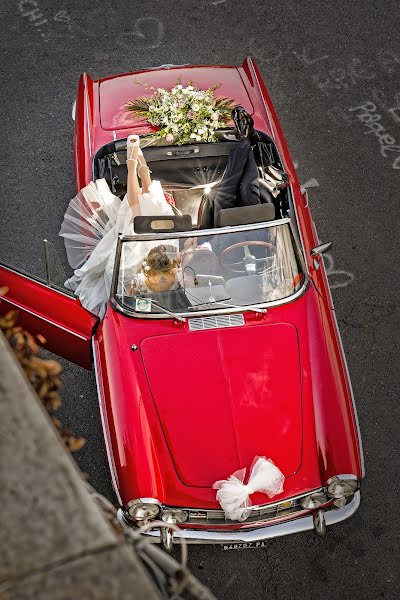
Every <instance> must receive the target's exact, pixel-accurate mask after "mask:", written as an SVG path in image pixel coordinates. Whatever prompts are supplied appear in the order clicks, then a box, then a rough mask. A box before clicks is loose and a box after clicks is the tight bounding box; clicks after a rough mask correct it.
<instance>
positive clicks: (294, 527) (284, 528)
mask: <svg viewBox="0 0 400 600" xmlns="http://www.w3.org/2000/svg"><path fill="white" fill-rule="evenodd" d="M359 506H360V492H359V491H357V492H356V493H355V494H354V497H353V499H352V500H351V501H350V502H349V503H348V504H346V506H343V508H337V509H331V510H327V511H324V516H325V521H326V524H327V525H334V524H335V523H340V522H341V521H344V520H345V519H348V518H349V517H351V516H352V515H354V513H355V512H356V511H357V509H358V507H359ZM118 516H119V520H120V521H121V520H123V515H122V511H121V510H120V511H118ZM124 522H125V524H126V521H124ZM127 526H128V525H127ZM310 529H314V522H313V516H312V514H310V515H307V516H306V517H300V518H297V519H292V520H290V521H285V522H284V523H277V524H275V525H269V526H266V527H260V528H258V529H250V530H249V529H244V530H239V531H207V530H199V529H196V530H193V529H180V530H179V532H176V533H174V537H176V538H179V537H183V538H185V540H186V541H187V542H188V543H189V544H196V543H197V544H229V543H233V544H234V543H237V542H259V541H262V540H267V539H271V538H274V537H280V536H284V535H289V534H292V533H301V532H303V531H308V530H310ZM144 535H146V536H149V537H151V538H152V541H154V542H159V541H160V532H159V531H158V530H152V531H149V532H146V533H145V534H144Z"/></svg>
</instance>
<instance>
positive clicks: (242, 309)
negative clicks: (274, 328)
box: [188, 298, 267, 315]
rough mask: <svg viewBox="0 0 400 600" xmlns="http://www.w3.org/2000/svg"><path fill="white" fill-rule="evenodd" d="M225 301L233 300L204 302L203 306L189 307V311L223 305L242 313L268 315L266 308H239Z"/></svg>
mask: <svg viewBox="0 0 400 600" xmlns="http://www.w3.org/2000/svg"><path fill="white" fill-rule="evenodd" d="M225 300H231V298H224V299H223V300H210V301H209V302H202V303H201V304H192V306H188V309H189V310H197V309H198V308H200V307H205V306H211V305H213V304H221V305H222V306H227V307H228V308H237V309H238V310H240V312H255V313H259V314H262V315H264V314H266V312H267V309H266V308H258V307H257V306H252V305H247V306H237V305H236V304H228V303H226V302H225Z"/></svg>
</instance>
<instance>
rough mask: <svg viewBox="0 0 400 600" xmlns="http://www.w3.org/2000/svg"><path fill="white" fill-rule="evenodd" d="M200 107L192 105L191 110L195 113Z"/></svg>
mask: <svg viewBox="0 0 400 600" xmlns="http://www.w3.org/2000/svg"><path fill="white" fill-rule="evenodd" d="M199 108H200V106H199V105H198V104H193V106H192V110H194V111H195V112H197V111H198V110H199Z"/></svg>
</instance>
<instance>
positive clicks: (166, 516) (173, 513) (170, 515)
mask: <svg viewBox="0 0 400 600" xmlns="http://www.w3.org/2000/svg"><path fill="white" fill-rule="evenodd" d="M187 518H188V514H187V512H186V511H184V510H180V509H179V508H169V509H168V510H164V511H163V514H162V515H161V519H162V520H163V521H165V522H166V523H183V522H184V521H186V520H187Z"/></svg>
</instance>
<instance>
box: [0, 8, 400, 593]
mask: <svg viewBox="0 0 400 600" xmlns="http://www.w3.org/2000/svg"><path fill="white" fill-rule="evenodd" d="M32 11H36V12H32ZM1 13H2V20H1V25H0V27H1V36H0V44H1V47H2V57H1V62H0V65H1V69H2V78H1V83H2V85H1V89H0V97H1V102H0V113H1V135H2V144H1V147H2V162H1V173H2V176H1V180H0V185H1V196H0V240H1V245H0V260H1V261H2V262H7V263H9V264H11V265H14V266H17V267H18V268H21V269H24V270H26V271H28V272H31V273H34V274H36V275H42V274H43V257H42V239H43V238H44V237H47V238H48V239H49V240H51V241H53V242H54V243H55V245H56V247H57V248H59V250H60V251H61V252H62V250H63V249H62V244H61V243H60V242H59V241H58V239H57V233H58V229H59V226H60V223H61V220H62V217H63V213H64V210H65V208H66V205H67V203H68V200H69V199H70V198H71V197H72V196H73V195H74V180H73V163H72V160H73V157H72V131H73V123H72V121H71V105H72V102H73V100H74V97H75V92H76V85H77V81H78V77H79V74H80V72H81V71H88V72H89V73H90V74H91V75H92V77H94V78H98V77H102V76H107V75H111V74H114V73H122V72H127V71H133V70H135V69H136V68H137V69H141V68H145V67H151V66H156V65H160V64H163V63H175V64H182V63H192V64H206V63H213V64H241V63H242V61H243V59H244V57H245V56H246V55H252V56H253V57H254V58H255V59H256V60H257V61H258V64H259V66H260V69H261V72H262V74H263V76H264V79H265V81H266V83H267V87H268V88H269V91H270V94H271V97H272V99H273V101H274V103H275V107H276V109H277V112H278V115H279V117H280V120H281V124H282V126H283V130H284V132H285V134H286V138H287V141H288V143H289V148H290V149H291V152H292V156H293V157H294V159H295V161H296V162H297V163H298V170H299V174H300V176H301V179H302V181H303V182H306V181H307V180H310V179H312V178H313V179H314V180H315V181H314V185H315V189H313V190H311V191H310V198H311V207H312V213H313V216H314V220H315V222H316V226H317V230H318V234H319V237H320V239H321V240H322V241H328V240H333V241H334V248H333V250H332V252H331V257H330V258H329V257H328V259H327V264H328V267H329V271H330V275H329V277H330V281H331V283H332V285H333V288H334V289H333V298H334V302H335V307H336V312H337V317H338V322H339V326H340V330H341V333H342V337H343V343H344V347H345V351H346V356H347V360H348V364H349V368H350V373H351V378H352V383H353V387H354V393H355V397H356V402H357V407H358V413H359V420H360V426H361V431H362V437H363V443H364V449H365V460H366V473H367V476H366V479H365V482H364V485H363V488H362V504H361V507H360V509H359V511H358V513H357V514H356V515H355V516H354V517H353V518H352V519H350V520H349V521H347V522H345V523H343V524H339V525H336V526H334V527H332V528H331V529H330V530H329V531H328V534H327V536H326V537H325V538H324V539H321V538H317V537H316V536H315V535H314V534H313V533H312V532H309V533H305V534H299V535H296V536H290V537H287V538H280V539H275V540H273V541H271V542H270V543H269V544H268V547H267V548H263V549H253V550H243V551H232V552H223V551H222V550H221V548H220V547H192V548H191V549H190V565H191V567H192V569H193V571H194V573H195V574H196V575H198V576H199V577H200V579H201V580H202V581H203V582H205V583H206V584H208V585H209V586H210V587H211V589H212V590H213V591H214V592H215V594H216V595H217V596H218V597H219V598H230V599H239V598H240V599H243V600H244V599H250V598H251V599H253V598H268V599H269V600H273V599H275V598H276V599H277V598H279V599H281V600H283V599H286V598H293V597H296V599H297V600H303V599H308V598H318V599H319V598H321V599H322V598H329V599H330V600H344V599H347V598H348V599H350V598H357V599H363V600H364V599H373V600H376V599H379V598H385V599H392V598H393V599H396V598H398V597H399V596H400V585H399V573H400V569H399V568H398V564H399V550H398V547H399V531H400V528H399V521H400V516H399V514H400V513H399V510H398V504H397V502H398V497H399V479H398V478H399V450H400V449H399V433H398V428H399V422H400V421H399V416H400V415H399V405H400V402H399V391H400V389H399V388H400V376H399V371H400V368H399V366H400V365H399V360H398V343H397V336H398V335H399V334H400V324H399V310H398V297H399V295H398V292H399V275H398V260H399V250H398V244H399V233H398V226H399V217H400V214H399V206H398V203H399V196H398V183H399V174H400V78H399V76H400V42H399V35H398V32H399V28H400V22H399V21H400V19H399V15H400V10H399V6H398V2H396V1H395V0H393V1H389V0H386V1H385V0H383V1H382V2H379V3H378V2H376V3H366V2H360V1H354V2H351V3H348V2H340V1H338V0H335V1H332V2H329V3H324V2H322V3H321V2H318V1H317V0H303V1H302V2H294V1H293V0H292V1H287V0H281V1H280V2H277V3H275V4H272V3H271V2H268V3H267V2H265V1H257V2H249V3H245V2H242V3H240V2H238V1H237V0H215V1H212V0H197V1H194V0H175V1H172V0H165V2H144V1H141V2H137V1H133V0H131V1H127V2H120V1H118V0H115V1H114V2H113V3H110V2H100V1H99V2H97V3H93V2H89V1H87V0H84V1H82V0H68V1H67V0H65V2H50V0H20V1H18V0H9V1H8V2H7V3H2V9H1ZM41 15H42V16H41ZM379 125H380V126H379ZM0 283H1V282H0ZM63 364H64V365H65V370H64V390H63V398H64V405H63V408H62V410H61V411H60V415H61V418H62V420H63V422H64V424H65V425H67V426H70V427H71V428H72V429H73V430H74V431H75V432H76V433H77V434H80V435H84V436H85V437H86V438H87V440H88V442H87V444H86V446H85V448H84V449H83V450H82V451H80V453H79V454H78V456H77V457H76V458H77V461H78V463H79V465H80V466H81V467H82V468H83V469H84V470H85V471H86V472H87V473H88V475H89V477H90V480H91V482H92V483H93V485H94V486H95V487H96V488H97V489H98V490H99V491H101V492H103V493H105V494H107V495H109V496H110V497H112V491H111V489H110V486H109V483H108V474H107V467H106V464H105V456H104V451H103V446H102V441H101V432H100V424H99V415H98V409H97V399H96V390H95V384H94V378H93V375H92V373H89V372H86V371H84V370H82V369H79V368H77V367H75V366H73V365H71V364H69V363H66V362H64V363H63Z"/></svg>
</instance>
